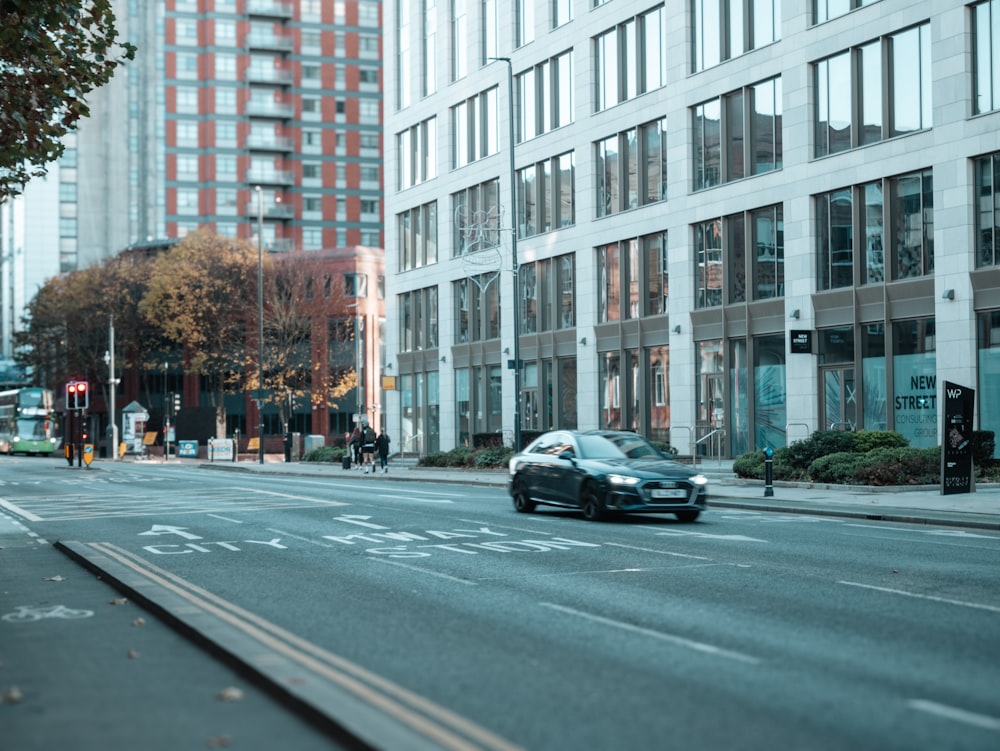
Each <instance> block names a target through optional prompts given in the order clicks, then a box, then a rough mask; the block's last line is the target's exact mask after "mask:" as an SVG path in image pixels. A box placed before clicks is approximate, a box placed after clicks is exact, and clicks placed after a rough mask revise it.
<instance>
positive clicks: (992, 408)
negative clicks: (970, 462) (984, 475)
mask: <svg viewBox="0 0 1000 751" xmlns="http://www.w3.org/2000/svg"><path fill="white" fill-rule="evenodd" d="M976 328H977V329H978V334H979V336H978V339H979V424H980V425H1000V389H997V388H996V384H997V383H1000V310H991V311H987V312H984V313H980V314H979V315H978V316H977V326H976ZM993 459H994V460H996V459H1000V443H996V444H995V448H994V450H993Z"/></svg>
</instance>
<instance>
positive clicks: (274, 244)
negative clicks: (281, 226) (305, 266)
mask: <svg viewBox="0 0 1000 751" xmlns="http://www.w3.org/2000/svg"><path fill="white" fill-rule="evenodd" d="M264 250H266V251H267V252H268V253H291V252H292V251H293V250H295V245H294V244H293V243H292V238H290V237H276V238H274V239H273V240H268V241H266V242H265V243H264Z"/></svg>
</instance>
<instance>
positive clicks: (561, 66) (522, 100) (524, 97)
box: [514, 50, 574, 143]
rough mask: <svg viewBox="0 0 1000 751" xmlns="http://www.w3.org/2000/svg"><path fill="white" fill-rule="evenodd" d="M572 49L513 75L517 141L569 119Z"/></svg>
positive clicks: (571, 95)
mask: <svg viewBox="0 0 1000 751" xmlns="http://www.w3.org/2000/svg"><path fill="white" fill-rule="evenodd" d="M573 85H574V84H573V52H572V51H571V50H569V51H566V52H563V53H562V54H560V55H556V56H555V57H552V58H549V59H548V60H543V61H542V62H541V63H539V64H538V65H536V66H535V67H534V68H529V69H528V70H526V71H523V72H522V73H519V74H518V75H517V76H516V77H515V79H514V89H515V93H514V96H515V97H516V99H517V102H518V119H517V133H516V138H517V141H518V143H523V142H524V141H528V140H530V139H532V138H534V137H535V136H539V135H541V134H542V133H547V132H549V131H550V130H554V129H555V128H561V127H563V126H565V125H569V124H570V123H571V122H573Z"/></svg>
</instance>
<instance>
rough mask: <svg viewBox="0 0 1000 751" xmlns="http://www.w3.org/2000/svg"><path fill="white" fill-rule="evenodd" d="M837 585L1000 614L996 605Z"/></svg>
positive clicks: (871, 585)
mask: <svg viewBox="0 0 1000 751" xmlns="http://www.w3.org/2000/svg"><path fill="white" fill-rule="evenodd" d="M837 584H844V585H846V586H848V587H861V588H862V589H873V590H875V591H876V592H886V593H887V594H891V595H902V596H903V597H914V598H916V599H918V600H930V601H932V602H943V603H945V604H946V605H960V606H961V607H963V608H975V609H976V610H988V611H990V612H991V613H1000V607H998V606H996V605H985V604H983V603H981V602H967V601H965V600H952V599H951V598H948V597H936V596H935V595H922V594H920V593H918V592H907V591H906V590H904V589H891V588H889V587H876V586H875V585H874V584H861V583H860V582H848V581H839V582H837Z"/></svg>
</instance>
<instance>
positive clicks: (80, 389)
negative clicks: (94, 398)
mask: <svg viewBox="0 0 1000 751" xmlns="http://www.w3.org/2000/svg"><path fill="white" fill-rule="evenodd" d="M76 390H77V393H80V394H82V393H84V392H85V391H86V390H87V382H86V381H84V382H83V383H78V384H76Z"/></svg>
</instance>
